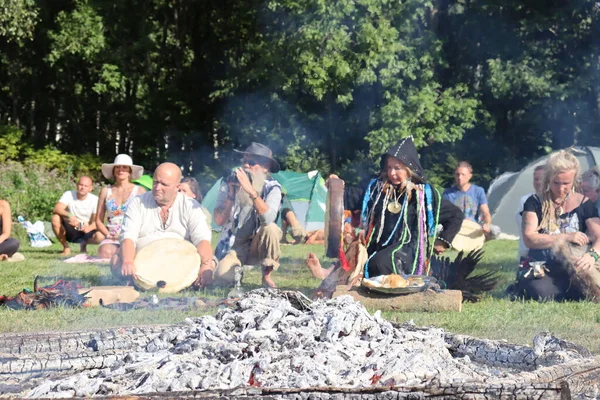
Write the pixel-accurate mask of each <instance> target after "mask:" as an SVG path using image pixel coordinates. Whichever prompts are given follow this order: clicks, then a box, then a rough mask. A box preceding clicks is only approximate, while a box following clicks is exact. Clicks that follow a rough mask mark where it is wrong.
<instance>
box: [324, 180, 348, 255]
mask: <svg viewBox="0 0 600 400" xmlns="http://www.w3.org/2000/svg"><path fill="white" fill-rule="evenodd" d="M343 231H344V181H342V180H341V179H330V180H329V189H328V190H327V205H326V209H325V255H326V256H327V257H330V258H338V257H339V256H340V249H341V247H342V237H343V236H342V234H343Z"/></svg>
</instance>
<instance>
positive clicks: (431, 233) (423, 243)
mask: <svg viewBox="0 0 600 400" xmlns="http://www.w3.org/2000/svg"><path fill="white" fill-rule="evenodd" d="M380 165H381V172H380V174H379V176H378V177H377V178H376V179H372V180H371V181H370V182H369V184H368V185H367V187H366V188H356V187H346V189H345V196H344V202H345V208H346V209H362V213H361V225H362V228H363V229H364V233H363V234H360V235H359V236H358V238H357V239H356V240H354V241H353V242H352V243H351V244H350V245H348V247H347V249H346V260H340V262H339V263H338V265H333V266H332V267H331V268H329V269H323V268H321V265H320V263H319V260H318V259H317V257H316V256H315V255H314V254H312V253H311V254H309V256H308V259H307V264H308V267H309V269H310V270H311V272H312V273H313V275H314V276H315V277H316V278H320V279H323V283H322V284H321V285H320V287H319V289H318V291H319V292H322V293H321V294H322V295H325V296H327V295H329V294H331V293H332V292H333V291H334V290H335V287H336V286H337V285H340V284H355V285H356V284H359V283H360V279H361V278H362V277H363V276H364V277H365V278H369V277H371V278H372V277H375V276H379V275H388V274H410V275H429V274H430V272H431V271H430V265H429V261H430V259H431V257H432V255H433V253H436V254H440V253H442V252H444V251H445V250H446V249H447V248H449V247H450V243H452V240H453V239H454V236H456V234H457V233H458V231H459V230H460V227H461V224H462V221H463V214H462V212H461V211H460V209H459V208H458V207H456V206H455V205H453V204H452V203H451V202H449V201H448V200H445V199H442V196H441V193H440V192H439V191H438V190H437V189H436V188H435V187H433V186H432V185H431V184H429V183H427V180H426V178H425V176H424V174H423V169H422V167H421V164H420V162H419V156H418V154H417V149H416V148H415V145H414V143H413V140H412V137H408V138H405V139H403V140H402V141H400V142H399V143H398V144H397V145H396V146H394V147H392V148H391V149H389V150H388V151H387V153H385V154H384V155H383V156H382V158H381V164H380ZM331 177H333V178H337V176H335V175H332V176H331ZM331 177H330V178H331ZM439 225H441V226H442V227H443V230H442V231H441V232H438V230H437V227H438V226H439Z"/></svg>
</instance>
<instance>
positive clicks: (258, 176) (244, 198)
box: [235, 171, 267, 208]
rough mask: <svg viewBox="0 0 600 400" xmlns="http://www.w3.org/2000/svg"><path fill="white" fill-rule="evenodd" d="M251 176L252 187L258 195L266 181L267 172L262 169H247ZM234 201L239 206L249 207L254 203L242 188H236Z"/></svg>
mask: <svg viewBox="0 0 600 400" xmlns="http://www.w3.org/2000/svg"><path fill="white" fill-rule="evenodd" d="M247 172H248V173H249V174H250V176H251V177H252V187H253V188H254V190H256V193H258V195H259V196H260V195H261V194H262V191H263V189H264V187H265V183H266V181H267V174H265V173H264V172H262V171H257V172H254V171H247ZM235 197H236V199H235V201H236V203H237V204H239V205H240V207H241V208H245V207H251V206H253V205H254V201H253V200H252V199H250V195H249V194H248V193H246V191H245V190H244V189H242V188H240V189H239V190H238V193H237V195H236V196H235Z"/></svg>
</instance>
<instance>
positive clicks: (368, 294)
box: [333, 286, 462, 312]
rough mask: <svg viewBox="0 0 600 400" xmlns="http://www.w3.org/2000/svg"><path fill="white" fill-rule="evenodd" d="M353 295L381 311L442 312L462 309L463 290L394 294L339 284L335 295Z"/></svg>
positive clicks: (361, 301) (368, 305)
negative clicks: (348, 287) (349, 287)
mask: <svg viewBox="0 0 600 400" xmlns="http://www.w3.org/2000/svg"><path fill="white" fill-rule="evenodd" d="M344 295H348V296H352V298H353V299H354V300H356V301H359V302H360V303H361V304H362V305H363V306H365V307H367V308H370V309H377V310H381V311H403V312H411V311H412V312H422V311H425V312H440V311H458V312H460V311H461V310H462V292H461V291H460V290H444V291H442V292H435V291H433V290H426V291H423V292H418V293H412V294H405V295H401V296H392V295H386V294H379V293H375V292H372V291H369V290H367V289H365V288H362V287H353V288H351V289H350V290H348V289H347V287H346V286H338V287H337V288H336V290H335V292H334V293H333V297H338V296H344Z"/></svg>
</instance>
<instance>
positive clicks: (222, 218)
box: [213, 183, 236, 226]
mask: <svg viewBox="0 0 600 400" xmlns="http://www.w3.org/2000/svg"><path fill="white" fill-rule="evenodd" d="M235 193H236V185H234V184H233V183H231V184H226V183H222V184H221V187H220V188H219V194H218V196H217V202H216V203H217V204H218V206H217V207H216V208H215V209H214V210H213V219H214V221H215V224H217V225H218V226H223V224H225V222H227V220H228V219H229V216H230V215H231V209H232V208H233V203H234V202H235Z"/></svg>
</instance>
